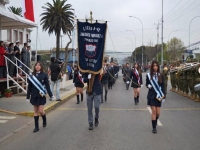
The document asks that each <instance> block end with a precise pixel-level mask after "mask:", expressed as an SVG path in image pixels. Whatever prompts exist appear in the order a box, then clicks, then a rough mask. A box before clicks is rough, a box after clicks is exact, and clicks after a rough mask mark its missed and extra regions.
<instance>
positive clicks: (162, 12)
mask: <svg viewBox="0 0 200 150" xmlns="http://www.w3.org/2000/svg"><path fill="white" fill-rule="evenodd" d="M161 66H163V0H162V48H161Z"/></svg>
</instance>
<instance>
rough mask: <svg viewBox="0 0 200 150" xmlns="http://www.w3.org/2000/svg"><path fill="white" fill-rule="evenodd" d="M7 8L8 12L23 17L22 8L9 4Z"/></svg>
mask: <svg viewBox="0 0 200 150" xmlns="http://www.w3.org/2000/svg"><path fill="white" fill-rule="evenodd" d="M8 10H9V11H10V12H12V13H13V14H16V15H18V16H20V17H23V16H22V8H21V7H19V8H16V7H13V6H10V7H8Z"/></svg>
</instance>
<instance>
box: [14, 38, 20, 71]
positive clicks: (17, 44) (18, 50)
mask: <svg viewBox="0 0 200 150" xmlns="http://www.w3.org/2000/svg"><path fill="white" fill-rule="evenodd" d="M14 52H15V57H16V58H17V59H19V60H21V51H20V49H19V41H16V45H15V47H14ZM17 65H18V66H19V67H20V66H21V63H20V62H19V61H17ZM19 72H21V70H19ZM15 73H17V69H15Z"/></svg>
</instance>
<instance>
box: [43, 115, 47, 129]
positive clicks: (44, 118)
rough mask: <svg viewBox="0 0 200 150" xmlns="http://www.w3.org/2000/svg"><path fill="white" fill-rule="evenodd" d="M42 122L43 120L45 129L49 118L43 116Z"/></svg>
mask: <svg viewBox="0 0 200 150" xmlns="http://www.w3.org/2000/svg"><path fill="white" fill-rule="evenodd" d="M42 120H43V127H44V128H45V127H46V126H47V118H46V115H44V116H42Z"/></svg>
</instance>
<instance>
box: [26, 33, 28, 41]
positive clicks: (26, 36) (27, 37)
mask: <svg viewBox="0 0 200 150" xmlns="http://www.w3.org/2000/svg"><path fill="white" fill-rule="evenodd" d="M26 42H27V43H28V34H26Z"/></svg>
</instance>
